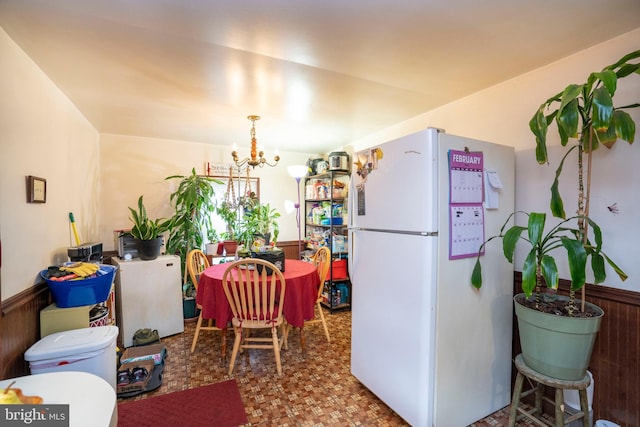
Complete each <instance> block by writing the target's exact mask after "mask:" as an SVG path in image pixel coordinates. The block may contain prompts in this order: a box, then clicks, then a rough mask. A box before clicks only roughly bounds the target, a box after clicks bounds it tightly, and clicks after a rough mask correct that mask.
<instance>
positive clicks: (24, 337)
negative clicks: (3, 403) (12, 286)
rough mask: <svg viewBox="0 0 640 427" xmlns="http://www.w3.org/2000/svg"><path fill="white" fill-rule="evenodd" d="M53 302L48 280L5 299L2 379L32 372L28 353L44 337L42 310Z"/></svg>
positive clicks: (1, 335)
mask: <svg viewBox="0 0 640 427" xmlns="http://www.w3.org/2000/svg"><path fill="white" fill-rule="evenodd" d="M49 304H51V302H50V296H49V288H48V287H47V285H46V284H45V283H42V284H39V285H35V286H33V287H32V288H29V289H27V290H25V291H23V292H21V293H19V294H18V295H15V296H13V297H11V298H9V299H7V300H6V301H2V321H1V322H0V339H1V344H2V345H0V379H5V378H13V377H18V376H22V375H28V374H29V363H28V362H26V361H25V360H24V352H25V351H27V350H28V349H29V347H31V346H32V345H33V344H34V343H35V342H36V341H38V340H39V339H40V310H42V309H43V308H45V307H46V306H48V305H49Z"/></svg>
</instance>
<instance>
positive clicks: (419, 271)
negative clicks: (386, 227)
mask: <svg viewBox="0 0 640 427" xmlns="http://www.w3.org/2000/svg"><path fill="white" fill-rule="evenodd" d="M351 241H352V243H353V249H354V250H353V252H352V253H353V256H352V257H353V259H352V270H351V271H350V274H351V281H352V285H353V286H352V337H351V372H352V374H353V375H354V376H355V377H356V378H358V380H360V382H362V383H363V384H364V385H365V386H366V387H367V388H369V389H370V390H371V391H372V392H373V393H375V394H376V395H377V396H378V397H379V398H380V399H381V400H382V401H383V402H385V403H386V404H387V405H389V407H391V408H392V409H393V410H394V411H396V412H397V413H398V414H399V415H400V416H401V417H402V418H404V419H405V420H406V421H407V422H409V423H410V424H411V425H413V426H416V427H418V426H429V427H431V425H432V423H431V420H432V417H433V410H432V406H433V401H434V396H433V378H434V373H433V369H434V355H433V352H434V349H433V347H434V315H435V307H434V301H435V291H436V289H435V283H436V282H435V277H436V263H435V261H436V260H435V247H436V238H435V237H423V236H416V235H403V234H390V233H376V232H367V231H354V232H352V233H351Z"/></svg>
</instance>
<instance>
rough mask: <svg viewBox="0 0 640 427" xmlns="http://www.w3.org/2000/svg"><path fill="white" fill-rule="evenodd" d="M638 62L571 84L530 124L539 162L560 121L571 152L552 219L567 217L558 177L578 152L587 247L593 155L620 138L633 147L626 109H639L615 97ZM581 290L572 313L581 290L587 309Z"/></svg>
mask: <svg viewBox="0 0 640 427" xmlns="http://www.w3.org/2000/svg"><path fill="white" fill-rule="evenodd" d="M639 58H640V50H637V51H635V52H631V53H629V54H627V55H625V56H623V57H622V58H621V59H620V60H619V61H617V62H616V63H614V64H612V65H609V66H608V67H605V68H604V69H603V70H602V71H600V72H594V73H591V74H590V75H589V77H588V78H587V81H586V82H585V83H582V84H570V85H569V86H567V87H566V88H565V89H564V90H563V91H562V92H560V93H558V94H556V95H554V96H552V97H551V98H549V99H547V100H546V101H545V102H543V103H542V104H541V105H540V107H539V108H538V110H537V111H536V113H535V114H534V116H533V117H532V119H531V121H530V122H529V127H530V129H531V131H532V132H533V134H534V135H535V137H536V159H537V161H538V163H540V164H545V163H548V155H547V133H548V130H549V125H550V124H551V123H552V122H554V121H555V122H556V125H557V131H558V134H559V136H560V143H561V144H562V146H564V147H567V148H568V149H567V152H566V153H565V155H564V156H563V158H562V160H561V162H560V164H559V166H558V168H557V170H556V172H555V179H554V181H553V184H552V186H551V201H550V208H551V212H552V213H553V215H554V216H556V217H558V218H566V214H565V211H564V203H563V200H562V197H561V196H560V191H559V178H560V175H561V173H562V170H563V167H564V163H565V161H566V160H567V158H568V156H569V154H570V153H572V152H574V151H577V159H576V161H577V166H578V168H577V186H578V194H577V215H578V217H579V227H578V228H579V230H580V237H579V238H580V239H581V240H582V242H583V243H586V239H587V235H588V228H589V222H588V221H586V220H585V219H586V218H588V217H589V202H590V191H591V171H592V168H593V152H594V151H595V150H597V149H598V148H599V147H600V145H604V146H605V147H607V148H612V147H613V145H614V144H615V142H616V141H617V140H618V139H623V140H625V141H627V142H628V143H629V144H631V143H633V141H634V137H635V128H636V126H635V122H634V121H633V119H632V118H631V116H630V115H629V114H628V113H627V112H626V111H624V110H627V109H631V108H637V107H639V106H640V104H639V103H633V104H629V105H624V106H620V107H615V106H614V105H613V98H614V95H615V93H616V90H617V87H618V81H619V80H620V79H622V78H625V77H627V76H630V75H633V74H640V63H638V59H639ZM570 139H576V140H577V142H576V144H574V145H570V144H569V140H570ZM585 155H586V166H585V159H584V157H585ZM603 273H604V271H603ZM616 273H618V275H620V277H621V279H622V280H625V279H626V275H624V274H622V275H621V274H620V271H619V270H616ZM604 278H605V276H604V274H602V275H596V276H595V282H596V283H600V282H602V281H603V280H604ZM583 286H584V282H583V283H580V282H573V281H572V283H571V290H570V306H571V307H572V308H571V309H572V310H574V309H576V308H575V306H574V304H575V292H576V291H578V290H580V289H582V301H583V309H584V300H585V295H584V287H583Z"/></svg>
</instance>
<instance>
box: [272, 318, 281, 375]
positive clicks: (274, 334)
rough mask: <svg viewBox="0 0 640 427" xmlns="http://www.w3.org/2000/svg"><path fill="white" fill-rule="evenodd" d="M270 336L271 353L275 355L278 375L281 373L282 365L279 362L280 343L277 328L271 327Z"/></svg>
mask: <svg viewBox="0 0 640 427" xmlns="http://www.w3.org/2000/svg"><path fill="white" fill-rule="evenodd" d="M271 337H272V338H273V353H274V354H275V356H276V369H277V370H278V375H282V365H281V363H280V343H279V342H278V341H279V340H278V328H271Z"/></svg>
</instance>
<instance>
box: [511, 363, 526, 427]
mask: <svg viewBox="0 0 640 427" xmlns="http://www.w3.org/2000/svg"><path fill="white" fill-rule="evenodd" d="M523 382H524V375H522V374H521V373H520V372H519V371H518V376H517V377H516V383H515V385H514V386H513V397H512V399H511V413H510V414H509V427H514V426H515V425H516V419H517V416H518V405H519V404H520V393H521V392H522V383H523Z"/></svg>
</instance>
